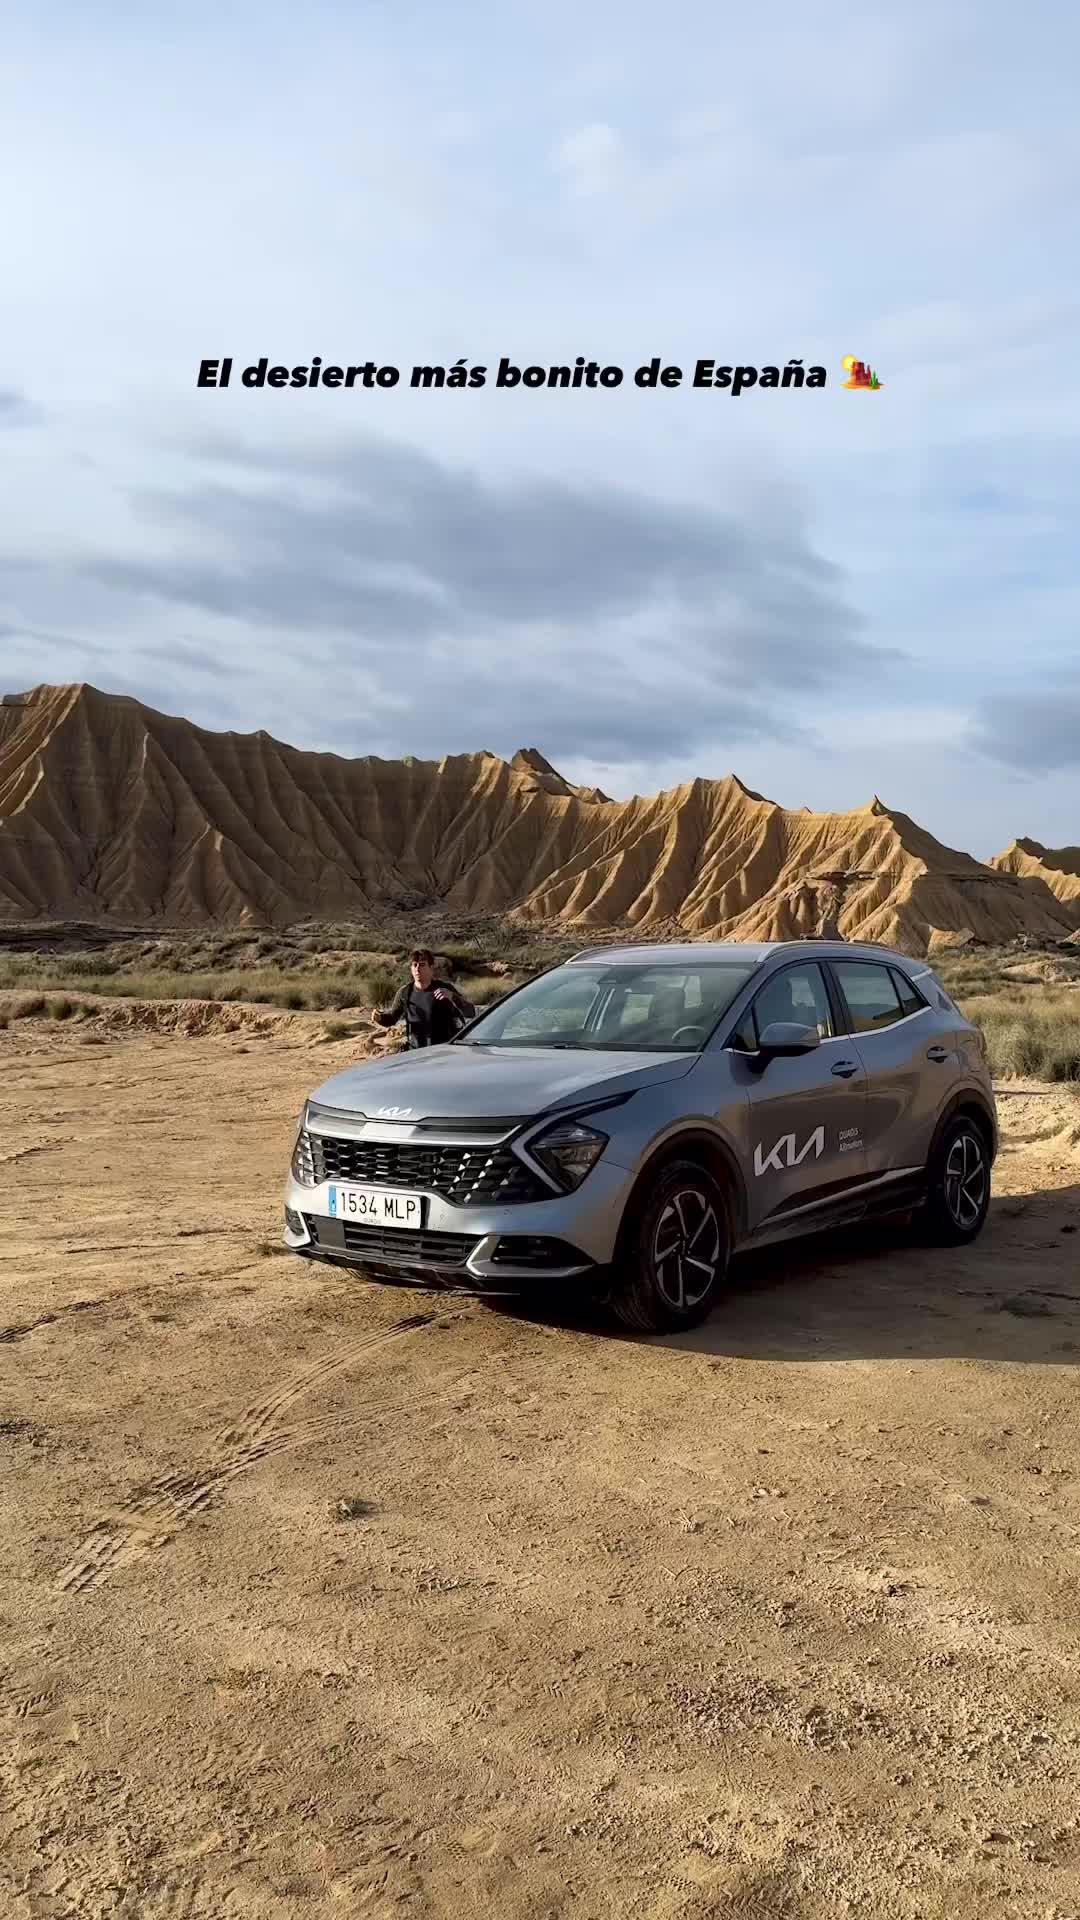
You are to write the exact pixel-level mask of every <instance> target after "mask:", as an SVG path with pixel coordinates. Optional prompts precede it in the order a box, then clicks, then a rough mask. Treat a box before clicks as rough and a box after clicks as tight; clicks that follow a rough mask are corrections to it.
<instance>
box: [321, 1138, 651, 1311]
mask: <svg viewBox="0 0 1080 1920" xmlns="http://www.w3.org/2000/svg"><path fill="white" fill-rule="evenodd" d="M630 1183H631V1175H630V1174H629V1173H628V1172H626V1171H625V1170H624V1169H623V1168H621V1167H616V1166H611V1165H608V1164H606V1163H605V1162H604V1161H602V1160H601V1161H600V1162H599V1163H598V1164H597V1165H596V1166H595V1167H593V1169H592V1171H591V1172H590V1173H589V1174H588V1175H587V1176H586V1178H585V1179H584V1181H583V1182H582V1184H581V1186H580V1187H579V1188H578V1190H577V1192H576V1193H568V1194H558V1195H556V1194H553V1195H552V1197H551V1199H550V1200H537V1201H530V1202H527V1203H520V1202H519V1203H516V1204H511V1205H503V1206H494V1205H488V1204H480V1205H473V1206H454V1205H453V1204H452V1203H451V1202H450V1201H448V1200H445V1199H443V1198H442V1197H441V1196H440V1195H438V1194H433V1193H427V1194H425V1195H424V1199H425V1208H424V1214H425V1217H424V1223H423V1227H422V1228H421V1229H420V1230H418V1231H415V1230H414V1231H410V1230H408V1229H402V1228H396V1227H370V1226H359V1225H353V1224H352V1223H350V1222H346V1221H342V1220H340V1219H332V1218H331V1216H330V1201H329V1185H330V1183H329V1182H324V1183H322V1184H321V1185H320V1186H315V1187H306V1186H302V1185H301V1184H300V1182H299V1181H298V1180H296V1179H294V1178H293V1176H292V1174H291V1173H290V1175H289V1178H288V1180H287V1182H286V1187H285V1213H286V1221H285V1235H284V1240H285V1245H286V1246H287V1247H289V1248H290V1249H291V1251H292V1252H293V1253H298V1254H302V1255H304V1256H306V1257H307V1258H309V1259H318V1260H329V1261H333V1262H335V1263H343V1264H345V1265H348V1266H353V1267H356V1268H359V1269H362V1270H364V1271H366V1272H369V1273H373V1274H375V1275H377V1276H378V1277H380V1278H382V1277H386V1278H397V1279H401V1280H410V1279H411V1280H413V1281H420V1282H424V1281H426V1282H427V1283H428V1284H434V1285H441V1286H453V1287H457V1288H460V1289H462V1290H464V1291H467V1292H475V1293H485V1294H492V1293H518V1292H521V1291H523V1290H524V1289H526V1288H528V1289H531V1288H533V1287H535V1286H537V1285H538V1284H541V1283H554V1282H565V1281H580V1282H585V1281H587V1279H588V1277H589V1275H590V1274H592V1273H593V1272H595V1271H596V1270H597V1269H599V1268H603V1267H605V1266H607V1265H608V1264H609V1263H610V1261H611V1259H612V1256H613V1254H614V1251H615V1240H616V1236H617V1234H618V1230H619V1222H620V1220H621V1218H622V1212H623V1207H624V1205H625V1201H626V1197H627V1193H628V1191H629V1187H630Z"/></svg>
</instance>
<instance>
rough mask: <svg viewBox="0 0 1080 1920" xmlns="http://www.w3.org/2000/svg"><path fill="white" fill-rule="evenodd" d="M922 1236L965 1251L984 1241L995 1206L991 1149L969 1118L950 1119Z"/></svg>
mask: <svg viewBox="0 0 1080 1920" xmlns="http://www.w3.org/2000/svg"><path fill="white" fill-rule="evenodd" d="M926 1174H927V1196H926V1204H925V1206H924V1207H923V1209H922V1212H921V1214H920V1215H919V1217H918V1224H919V1228H920V1237H921V1238H922V1239H924V1240H927V1241H929V1242H930V1244H931V1245H933V1246H937V1247H965V1246H968V1245H970V1243H971V1241H972V1240H975V1239H977V1238H978V1236H979V1234H980V1233H981V1232H982V1230H983V1227H984V1226H985V1225H986V1216H987V1213H988V1211H989V1207H990V1146H989V1142H988V1140H987V1138H986V1133H985V1130H984V1129H983V1128H982V1127H981V1126H980V1125H979V1122H978V1121H977V1120H974V1119H972V1118H971V1117H970V1116H969V1115H968V1114H958V1115H957V1117H956V1119H955V1120H950V1122H949V1124H948V1126H947V1127H946V1128H945V1131H944V1133H943V1134H942V1136H941V1138H940V1140H939V1141H938V1143H937V1146H936V1147H935V1148H934V1150H933V1152H932V1153H931V1156H930V1160H929V1162H928V1164H927V1169H926Z"/></svg>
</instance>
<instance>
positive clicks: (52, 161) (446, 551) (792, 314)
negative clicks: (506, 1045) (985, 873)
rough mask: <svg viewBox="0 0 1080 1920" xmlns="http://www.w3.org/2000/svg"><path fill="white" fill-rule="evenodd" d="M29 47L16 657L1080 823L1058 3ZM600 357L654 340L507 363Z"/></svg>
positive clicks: (12, 379) (372, 723) (1079, 408)
mask: <svg viewBox="0 0 1080 1920" xmlns="http://www.w3.org/2000/svg"><path fill="white" fill-rule="evenodd" d="M5 40H6V44H5V60H4V63H3V69H2V71H0V180H2V181H3V182H4V186H3V188H2V189H0V192H2V194H3V198H4V206H3V225H2V231H3V234H4V249H5V256H6V268H7V270H6V273H5V276H4V278H5V295H4V317H3V323H2V325H0V688H2V690H3V691H8V692H11V691H17V690H21V689H23V688H27V687H30V686H33V685H36V684H38V683H40V682H43V681H44V682H60V681H75V680H79V681H82V680H84V681H89V682H90V683H91V684H93V685H95V686H98V687H101V688H103V689H106V690H114V691H118V692H124V693H131V694H134V695H136V696H137V697H139V698H140V699H143V700H145V701H146V702H148V703H149V704H150V705H152V706H155V707H158V708H159V709H162V710H163V711H166V712H171V713H183V714H186V715H187V716H189V717H190V718H191V719H193V720H195V721H197V722H198V723H199V724H201V725H203V726H209V727H214V728H223V729H224V728H228V729H237V730H240V731H254V730H255V729H257V728H265V729H266V730H267V731H269V732H270V733H272V734H274V735H276V736H277V737H278V738H279V739H283V740H287V741H289V742H291V743H293V744H294V745H297V746H302V747H313V748H322V749H329V750H332V751H334V752H338V753H343V754H350V755H351V754H381V755H384V756H387V757H393V756H397V755H399V754H402V753H413V754H416V755H419V756H423V757H433V758H437V757H440V756H442V755H443V754H448V753H460V752H466V751H478V750H482V749H483V750H487V751H491V752H495V753H501V754H506V755H509V754H511V753H512V752H513V751H514V750H515V749H516V748H518V747H521V746H533V747H537V748H539V749H540V751H541V752H543V753H544V754H545V755H546V756H547V758H548V759H549V760H551V761H553V762H554V763H555V764H556V765H557V766H558V767H559V768H560V769H561V770H562V771H563V772H564V773H566V774H567V775H568V776H569V777H570V778H572V779H575V780H578V781H581V782H583V783H587V784H589V785H593V784H597V785H599V786H601V787H603V788H604V790H605V791H606V792H608V793H610V794H613V795H615V796H617V797H623V796H625V795H629V794H631V793H635V792H636V793H649V792H654V791H657V790H658V789H660V788H663V787H669V786H672V785H675V784H676V783H678V782H680V781H684V780H688V779H691V778H694V777H697V776H704V777H712V778H715V777H720V776H721V775H723V774H725V773H729V772H735V773H737V774H738V775H739V777H740V778H741V779H742V780H743V781H744V783H745V784H746V785H747V786H749V787H751V788H753V789H754V790H756V791H758V792H762V793H765V794H767V795H768V796H769V797H770V798H772V799H775V800H778V801H780V802H781V803H782V804H784V805H787V806H792V807H799V806H804V805H805V806H811V807H815V808H819V807H820V808H834V809H847V808H853V807H858V806H863V805H865V804H866V803H867V802H868V801H869V800H870V798H871V797H872V796H873V795H877V796H878V797H880V798H881V799H882V800H883V801H884V802H885V804H886V805H889V806H892V807H895V808H896V809H898V810H900V811H902V812H904V813H907V814H910V815H912V816H914V817H915V818H916V819H918V820H919V821H920V822H921V823H922V824H923V825H924V826H926V827H928V828H929V829H930V830H931V831H932V832H933V833H935V834H936V835H937V837H938V838H939V839H940V840H943V841H944V842H945V843H946V844H947V845H949V846H953V847H958V848H961V849H964V850H966V851H970V852H972V853H974V854H976V855H977V856H979V857H981V858H987V857H989V856H990V855H992V854H993V853H995V852H996V851H998V850H999V849H1000V848H1002V847H1004V846H1005V845H1006V844H1007V843H1008V842H1009V841H1010V840H1012V839H1013V837H1014V836H1017V835H1027V836H1030V837H1033V838H1035V839H1038V840H1042V841H1043V842H1045V843H1046V844H1048V845H1051V846H1054V845H1062V844H1076V843H1077V842H1080V646H1078V644H1077V615H1078V611H1080V567H1078V556H1077V545H1076V541H1075V538H1074V526H1075V521H1076V517H1077V510H1078V507H1080V462H1078V459H1077V449H1078V435H1080V378H1078V372H1077V365H1078V362H1077V355H1076V353H1075V351H1074V340H1075V338H1076V335H1077V320H1078V317H1080V247H1078V244H1077V242H1078V238H1080V235H1078V226H1080V122H1078V121H1077V117H1076V113H1075V80H1074V75H1075V72H1076V69H1077V63H1078V58H1080V14H1078V12H1077V10H1076V9H1075V8H1074V7H1072V6H1070V5H1067V4H1065V3H1064V0H1060V3H1059V0H1041V4H1036V5H1035V6H1033V7H1029V8H1028V9H1026V10H1025V11H1024V14H1023V16H1022V20H1020V19H1018V16H1017V14H1016V10H1015V8H1014V7H1013V6H1011V5H1010V6H1006V5H1005V4H1004V3H1003V0H977V4H950V0H943V3H942V4H935V5H928V4H923V0H908V4H906V5H905V6H904V7H903V8H900V7H898V6H896V5H895V0H892V4H890V5H888V6H875V5H868V6H860V7H859V8H858V9H855V10H854V11H852V12H850V13H849V15H848V16H847V18H846V19H845V17H844V16H843V15H842V14H837V13H834V12H832V11H829V12H826V11H825V10H824V9H815V8H808V7H806V6H805V4H801V5H795V4H792V3H791V0H775V4H774V5H773V6H772V7H770V8H769V9H746V8H742V7H734V6H726V5H720V6H718V5H717V4H716V3H715V0H713V4H711V5H707V4H705V3H704V0H700V4H699V3H698V0H681V3H680V0H671V4H669V5H668V6H667V7H665V8H663V9H660V10H657V9H656V8H655V7H653V6H646V5H644V4H642V0H619V4H617V5H616V4H615V0H593V3H592V4H591V5H590V6H589V7H581V6H580V5H574V6H571V5H569V4H567V0H546V4H545V6H544V7H543V8H538V7H536V6H535V4H533V5H524V4H519V3H518V0H498V4H494V0H472V4H471V5H470V6H469V7H467V8H465V9H460V10H456V11H455V10H448V9H446V8H445V7H443V6H436V5H434V4H420V3H419V0H393V4H390V0H367V3H366V4H365V3H363V0H362V3H361V4H359V5H358V4H356V0H353V4H350V5H345V4H344V0H342V3H341V4H335V3H332V0H309V4H308V6H307V8H306V9H305V10H303V11H301V10H299V9H295V8H293V7H286V6H284V5H282V4H279V0H263V3H262V4H260V5H258V6H256V5H254V4H249V0H233V3H232V4H229V0H216V3H215V5H214V6H212V7H211V6H209V5H206V4H204V0H188V4H187V5H185V7H183V8H177V9H172V8H169V9H166V8H163V7H153V6H149V7H148V6H145V5H139V6H136V5H135V4H133V3H132V0H129V3H128V4H123V3H122V0H101V3H100V4H99V5H97V6H95V7H94V8H92V9H91V8H86V7H85V6H82V5H79V6H76V5H74V4H72V3H71V0H36V4H35V5H34V6H33V7H29V6H26V7H23V8H22V9H20V10H18V11H17V12H16V15H15V17H14V19H13V20H9V22H8V24H7V25H6V28H5ZM848 354H854V355H856V356H858V357H859V358H860V359H863V360H865V361H867V362H868V363H869V364H870V365H871V366H873V368H874V369H875V371H876V372H877V373H878V376H879V378H880V380H881V382H882V386H881V388H880V390H879V391H877V392H874V393H853V392H848V391H845V390H844V388H843V386H842V381H843V379H844V377H845V376H844V373H843V370H842V367H841V361H842V360H843V358H844V356H845V355H848ZM225 355H229V356H232V358H233V362H234V371H233V379H232V383H231V384H230V386H229V388H228V389H208V388H201V389H200V388H199V387H198V386H197V385H196V380H197V374H198V369H199V365H200V362H201V361H203V360H204V359H216V358H221V357H224V356H225ZM264 355H265V356H267V357H268V358H269V360H270V363H271V364H282V365H287V366H290V367H291V366H293V365H298V364H299V365H306V364H309V363H310V362H311V360H312V358H313V356H315V355H321V357H322V359H323V362H324V363H325V364H327V365H329V364H339V365H350V364H359V363H363V362H365V361H367V360H373V361H374V362H375V363H376V364H378V365H389V366H396V367H398V368H399V369H401V370H402V377H401V380H400V382H399V384H398V385H397V386H396V387H394V388H388V389H383V390H378V389H376V390H365V389H363V388H362V387H357V388H355V389H353V390H351V391H347V390H345V389H338V390H336V391H335V390H326V389H321V390H310V389H307V388H304V389H299V390H293V389H289V388H287V389H284V390H280V391H273V390H269V389H263V390H261V391H260V390H255V389H251V388H246V387H244V386H243V385H242V384H241V382H240V378H239V375H240V370H241V369H242V368H243V367H244V366H247V365H249V364H252V363H254V362H256V361H258V360H259V359H260V358H261V357H262V356H264ZM578 355H581V356H583V357H584V358H585V359H586V360H596V361H599V362H600V363H601V364H605V365H614V366H618V367H621V368H622V369H623V370H624V376H625V377H624V380H623V383H622V385H621V386H619V387H617V388H612V389H597V390H588V389H585V388H582V389H579V390H577V391H572V390H571V391H559V390H555V391H551V390H548V389H545V388H541V389H537V390H528V391H526V390H523V389H522V388H520V387H519V388H517V389H514V390H499V389H497V388H496V387H495V385H494V374H495V369H496V368H497V366H498V364H499V361H500V359H501V358H502V357H504V356H505V357H506V358H507V359H508V360H509V361H511V362H512V363H513V364H515V365H517V366H527V365H541V366H544V367H548V366H551V365H562V364H567V363H572V362H573V361H574V359H575V357H576V356H578ZM654 355H655V356H659V358H660V360H661V362H662V364H664V365H676V366H679V367H681V368H682V369H683V379H682V382H681V384H680V385H679V386H678V387H677V388H667V389H664V388H656V389H655V390H651V391H650V390H643V389H642V388H640V387H637V386H636V385H635V384H634V380H633V372H634V369H635V368H637V367H638V366H640V365H642V364H643V363H645V362H647V361H649V360H651V359H652V358H653V356H654ZM460 357H464V358H465V359H466V360H467V362H468V364H469V365H470V366H475V365H480V366H483V367H486V368H487V369H488V379H487V382H486V384H485V385H484V386H483V387H478V388H469V389H466V390H465V391H454V392H451V391H442V392H438V391H415V390H413V389H412V388H411V387H410V385H409V374H410V371H411V368H412V367H413V365H416V364H442V365H450V364H452V363H453V362H454V361H455V360H457V359H459V358H460ZM699 359H712V360H714V361H715V362H716V363H717V364H718V365H720V364H726V365H740V364H745V365H749V366H756V367H763V366H765V365H770V364H772V365H775V364H779V365H781V366H782V365H784V363H786V362H787V361H788V360H791V359H799V360H802V361H803V362H804V363H805V365H806V366H807V367H810V366H814V365H821V366H824V367H825V368H826V372H827V381H826V385H825V387H824V388H821V389H815V390H809V389H806V388H803V389H802V390H801V391H799V390H796V389H788V390H782V389H781V390H778V391H770V390H767V389H761V388H758V387H751V388H749V389H748V390H747V391H744V392H743V393H741V394H739V395H738V396H737V397H736V396H734V395H733V394H732V393H731V392H730V391H713V390H711V389H701V388H695V387H694V386H693V384H692V379H693V368H694V366H695V363H696V362H697V361H698V360H699Z"/></svg>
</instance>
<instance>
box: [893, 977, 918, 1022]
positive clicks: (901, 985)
mask: <svg viewBox="0 0 1080 1920" xmlns="http://www.w3.org/2000/svg"><path fill="white" fill-rule="evenodd" d="M889 973H890V975H891V977H892V983H893V985H894V987H895V988H896V991H897V993H898V995H899V997H900V1006H901V1009H902V1011H903V1014H904V1017H905V1019H906V1017H907V1015H908V1014H909V1013H918V1011H919V1009H920V1007H925V1006H926V1004H927V1002H926V1001H925V1000H924V999H923V996H922V994H921V993H920V992H919V989H918V987H916V986H913V985H912V983H911V981H910V980H909V979H908V978H907V976H906V974H903V973H901V972H900V969H899V968H898V967H890V968H889Z"/></svg>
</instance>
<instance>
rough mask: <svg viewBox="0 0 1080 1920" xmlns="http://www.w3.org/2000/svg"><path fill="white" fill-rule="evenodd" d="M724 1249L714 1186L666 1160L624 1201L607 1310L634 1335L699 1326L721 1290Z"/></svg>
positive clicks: (691, 1165) (722, 1214)
mask: <svg viewBox="0 0 1080 1920" xmlns="http://www.w3.org/2000/svg"><path fill="white" fill-rule="evenodd" d="M669 1236H671V1248H672V1250H671V1252H670V1253H667V1252H666V1249H667V1247H668V1243H669ZM730 1247H731V1233H730V1228H729V1224H728V1210H727V1206H726V1203H725V1200H724V1194H723V1192H722V1190H721V1188H720V1187H719V1186H718V1184H717V1182H716V1181H715V1180H714V1179H713V1177H712V1175H711V1174H710V1173H707V1172H706V1170H705V1168H704V1167H700V1166H698V1165H697V1164H696V1163H695V1162H694V1161H692V1160H676V1161H669V1162H668V1164H667V1165H666V1166H665V1167H663V1168H661V1170H660V1172H659V1173H658V1174H657V1176H656V1178H655V1180H654V1181H653V1182H652V1183H651V1185H649V1186H648V1187H647V1188H646V1190H645V1191H644V1192H643V1193H642V1194H641V1195H640V1197H639V1198H637V1199H636V1200H634V1201H633V1202H631V1211H630V1212H629V1214H628V1216H627V1218H626V1220H625V1221H624V1223H623V1230H622V1232H621V1234H620V1236H619V1250H618V1253H617V1254H616V1257H615V1268H614V1274H613V1278H612V1283H611V1289H610V1292H609V1294H608V1304H609V1306H610V1307H611V1309H612V1311H613V1312H614V1313H615V1315H616V1316H617V1318H618V1319H619V1320H621V1321H622V1323H623V1325H624V1326H626V1327H633V1328H634V1330H635V1331H636V1332H638V1333H678V1332H680V1331H683V1330H685V1329H686V1328H688V1327H696V1326H700V1324H701V1322H702V1321H703V1320H707V1319H708V1317H709V1315H710V1313H711V1312H712V1310H713V1308H714V1307H715V1306H716V1304H717V1301H718V1300H719V1298H720V1296H721V1294H722V1292H723V1291H724V1286H725V1282H726V1280H727V1270H728V1261H729V1258H730Z"/></svg>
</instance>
